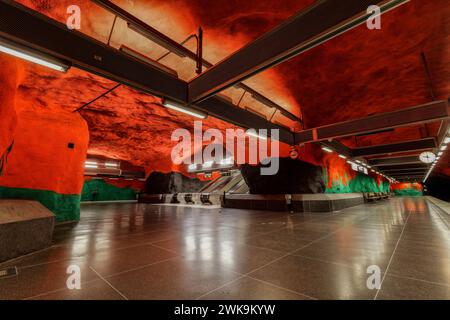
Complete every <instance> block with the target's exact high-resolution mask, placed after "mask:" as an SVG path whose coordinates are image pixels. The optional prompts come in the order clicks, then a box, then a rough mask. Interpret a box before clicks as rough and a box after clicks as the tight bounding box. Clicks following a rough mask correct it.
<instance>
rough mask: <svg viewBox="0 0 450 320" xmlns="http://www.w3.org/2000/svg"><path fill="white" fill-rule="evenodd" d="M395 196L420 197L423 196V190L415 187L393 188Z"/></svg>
mask: <svg viewBox="0 0 450 320" xmlns="http://www.w3.org/2000/svg"><path fill="white" fill-rule="evenodd" d="M394 194H395V195H396V196H406V197H420V196H423V192H422V191H420V190H417V189H402V190H394Z"/></svg>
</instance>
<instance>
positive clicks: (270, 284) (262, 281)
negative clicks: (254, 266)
mask: <svg viewBox="0 0 450 320" xmlns="http://www.w3.org/2000/svg"><path fill="white" fill-rule="evenodd" d="M243 277H244V278H249V279H252V280H254V281H258V282H261V283H264V284H266V285H269V286H272V287H274V288H278V289H281V290H284V291H288V292H291V293H294V294H297V295H300V296H303V297H306V298H309V299H312V300H319V299H318V298H316V297H313V296H310V295H307V294H304V293H301V292H297V291H295V290H291V289H288V288H284V287H281V286H278V285H276V284H273V283H270V282H267V281H264V280H261V279H258V278H254V277H252V276H249V275H243Z"/></svg>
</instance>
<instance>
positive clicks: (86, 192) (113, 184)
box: [81, 179, 144, 201]
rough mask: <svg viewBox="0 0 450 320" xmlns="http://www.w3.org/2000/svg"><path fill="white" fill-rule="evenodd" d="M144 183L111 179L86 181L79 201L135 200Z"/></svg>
mask: <svg viewBox="0 0 450 320" xmlns="http://www.w3.org/2000/svg"><path fill="white" fill-rule="evenodd" d="M143 185H144V182H139V185H137V183H135V182H134V181H125V180H123V179H120V180H111V179H86V180H85V182H84V186H83V191H82V193H81V201H116V200H136V195H137V193H138V192H140V191H141V190H142V187H143Z"/></svg>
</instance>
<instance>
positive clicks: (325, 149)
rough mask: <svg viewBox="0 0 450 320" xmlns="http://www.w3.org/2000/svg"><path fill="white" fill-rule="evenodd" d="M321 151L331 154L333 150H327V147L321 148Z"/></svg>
mask: <svg viewBox="0 0 450 320" xmlns="http://www.w3.org/2000/svg"><path fill="white" fill-rule="evenodd" d="M322 150H323V151H325V152H329V153H331V152H333V150H331V149H330V148H327V147H322Z"/></svg>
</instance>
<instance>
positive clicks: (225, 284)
mask: <svg viewBox="0 0 450 320" xmlns="http://www.w3.org/2000/svg"><path fill="white" fill-rule="evenodd" d="M234 273H236V274H239V275H240V276H239V277H237V278H236V279H234V280H231V281H228V282H226V283H224V284H223V285H221V286H219V287H217V288H215V289H213V290H211V291H208V292H206V293H204V294H202V295H200V296H198V297H197V298H195V299H194V300H200V299H201V298H203V297H206V296H207V295H209V294H211V293H213V292H214V291H217V290H219V289H222V288H224V287H226V286H228V285H230V284H232V283H234V282H236V281H239V280H241V279H242V278H244V275H242V274H240V273H239V272H235V271H234Z"/></svg>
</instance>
